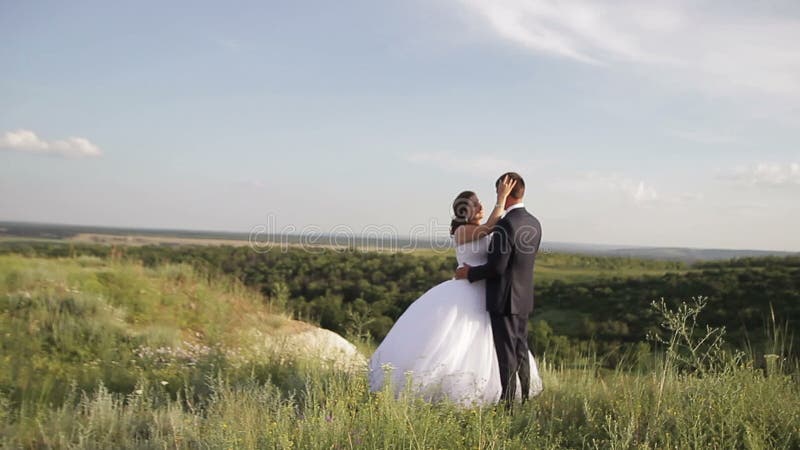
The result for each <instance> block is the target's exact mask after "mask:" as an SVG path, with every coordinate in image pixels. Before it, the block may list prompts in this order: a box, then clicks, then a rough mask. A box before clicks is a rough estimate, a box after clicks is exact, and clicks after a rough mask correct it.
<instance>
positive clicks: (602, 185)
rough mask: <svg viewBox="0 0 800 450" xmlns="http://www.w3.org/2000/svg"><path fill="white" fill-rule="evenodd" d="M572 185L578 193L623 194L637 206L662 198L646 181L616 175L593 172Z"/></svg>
mask: <svg viewBox="0 0 800 450" xmlns="http://www.w3.org/2000/svg"><path fill="white" fill-rule="evenodd" d="M570 184H571V185H572V187H573V188H575V189H577V190H578V191H585V192H592V193H597V192H600V193H604V194H609V193H615V194H621V195H622V196H623V197H624V198H626V199H627V200H628V201H631V202H633V203H635V204H637V205H643V204H646V203H652V202H654V201H657V200H659V198H660V197H659V195H658V192H657V191H656V189H655V188H654V187H653V186H651V185H649V184H647V183H645V182H644V181H641V180H634V179H631V178H627V177H623V176H620V175H616V174H611V175H608V174H600V173H596V172H591V173H587V174H585V175H583V176H582V177H580V178H578V179H576V180H573V181H572V182H571V183H570Z"/></svg>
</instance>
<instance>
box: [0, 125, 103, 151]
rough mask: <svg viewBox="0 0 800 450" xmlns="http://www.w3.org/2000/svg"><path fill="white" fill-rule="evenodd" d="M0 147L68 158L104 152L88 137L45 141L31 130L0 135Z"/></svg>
mask: <svg viewBox="0 0 800 450" xmlns="http://www.w3.org/2000/svg"><path fill="white" fill-rule="evenodd" d="M0 149H6V150H16V151H20V152H27V153H38V154H44V155H57V156H64V157H68V158H82V157H98V156H101V155H102V154H103V151H102V150H101V149H100V147H98V146H96V145H95V144H93V143H91V142H89V140H88V139H86V138H82V137H69V138H66V139H61V140H56V141H45V140H42V139H41V138H39V136H37V135H36V133H34V132H33V131H30V130H16V131H8V132H6V133H5V134H4V135H3V136H2V137H0Z"/></svg>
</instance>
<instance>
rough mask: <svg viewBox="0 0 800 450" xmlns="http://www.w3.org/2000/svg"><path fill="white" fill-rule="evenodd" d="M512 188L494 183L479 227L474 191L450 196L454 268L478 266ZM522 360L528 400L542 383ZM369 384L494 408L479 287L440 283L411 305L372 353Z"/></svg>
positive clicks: (491, 359) (496, 372)
mask: <svg viewBox="0 0 800 450" xmlns="http://www.w3.org/2000/svg"><path fill="white" fill-rule="evenodd" d="M513 187H514V182H513V181H511V180H507V179H504V180H502V182H501V183H500V184H499V185H498V189H497V202H496V203H495V207H494V209H493V210H492V213H491V214H490V215H489V218H488V219H487V220H486V222H485V223H484V224H481V223H480V221H481V219H483V205H481V203H480V201H479V200H478V197H477V196H476V195H475V193H473V192H471V191H464V192H462V193H460V194H459V195H458V196H457V197H456V199H455V201H454V202H453V214H454V216H455V218H454V219H453V222H452V224H451V228H450V234H451V235H452V237H453V240H454V242H455V244H456V258H457V260H458V264H459V266H462V265H464V264H465V263H466V264H469V265H470V266H479V265H482V264H484V263H486V257H487V254H488V246H489V239H490V238H489V235H490V233H491V230H492V228H493V227H494V225H495V224H496V223H497V221H498V220H500V218H501V216H502V214H503V205H504V204H505V201H506V197H508V195H509V193H510V192H511V190H512V188H513ZM529 358H530V360H531V379H530V384H531V386H530V395H531V396H535V395H537V394H538V393H540V392H541V391H542V381H541V378H540V377H539V372H538V369H537V367H536V361H535V360H534V359H533V355H531V354H530V353H529ZM387 377H388V378H387ZM369 382H370V389H371V390H372V391H377V390H380V389H381V388H382V387H383V386H384V384H387V383H388V384H389V385H390V386H391V389H392V390H393V391H394V392H395V395H397V394H399V393H400V392H402V391H403V390H404V389H407V388H408V389H410V390H411V392H414V393H416V394H419V395H421V396H422V397H423V398H425V399H427V400H431V401H437V400H443V399H448V400H450V401H452V402H455V403H459V404H462V405H464V406H470V405H485V404H492V403H497V402H498V401H499V400H500V392H501V387H500V369H499V367H498V362H497V353H496V350H495V346H494V341H493V339H492V325H491V322H490V318H489V313H488V312H487V311H486V285H485V282H484V281H478V282H475V283H470V282H469V281H467V280H448V281H445V282H443V283H441V284H438V285H436V286H434V287H433V288H431V289H430V290H428V291H427V292H425V293H424V294H423V295H422V296H421V297H420V298H418V299H417V300H416V301H414V303H412V304H411V306H409V307H408V309H407V310H406V311H405V312H404V313H403V314H402V315H401V316H400V318H398V319H397V322H396V323H395V324H394V326H393V327H392V329H391V330H389V333H388V334H387V335H386V338H385V339H384V340H383V342H381V344H380V345H379V346H378V348H377V350H375V353H374V354H373V355H372V358H371V359H370V363H369ZM517 383H518V384H519V379H517ZM520 391H521V390H520V389H519V388H518V389H517V390H516V392H517V393H519V392H520Z"/></svg>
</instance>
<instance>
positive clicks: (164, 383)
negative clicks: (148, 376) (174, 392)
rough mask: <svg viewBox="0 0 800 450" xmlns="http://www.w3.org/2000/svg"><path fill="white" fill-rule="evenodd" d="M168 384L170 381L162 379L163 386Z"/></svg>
mask: <svg viewBox="0 0 800 450" xmlns="http://www.w3.org/2000/svg"><path fill="white" fill-rule="evenodd" d="M168 384H169V381H164V380H161V385H162V386H166V385H168Z"/></svg>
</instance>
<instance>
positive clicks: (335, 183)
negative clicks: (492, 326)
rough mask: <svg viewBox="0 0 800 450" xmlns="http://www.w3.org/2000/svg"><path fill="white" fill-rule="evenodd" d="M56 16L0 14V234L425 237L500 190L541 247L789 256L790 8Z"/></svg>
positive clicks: (382, 6)
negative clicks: (114, 229) (458, 207)
mask: <svg viewBox="0 0 800 450" xmlns="http://www.w3.org/2000/svg"><path fill="white" fill-rule="evenodd" d="M75 3H76V4H66V3H64V2H2V3H0V61H2V70H0V220H27V221H41V222H58V223H73V224H96V225H111V226H134V227H155V228H183V229H205V230H230V231H247V230H250V229H252V228H253V227H254V226H257V225H260V224H267V223H269V222H270V221H272V220H274V223H275V227H276V229H277V230H278V231H279V230H280V229H282V228H283V227H286V226H294V227H295V228H296V229H298V230H302V229H303V227H308V226H315V227H318V228H319V229H321V230H323V231H329V230H332V229H334V228H335V227H337V226H347V227H350V229H352V230H353V231H354V232H356V233H357V232H359V231H361V230H363V229H364V228H365V227H368V226H381V227H393V228H394V229H396V230H397V232H398V233H399V234H401V235H402V234H407V233H409V231H410V230H412V229H413V228H414V227H415V226H417V227H418V226H425V227H427V228H428V229H429V232H430V233H436V234H440V233H442V230H444V229H446V225H447V223H448V222H449V218H450V210H449V206H450V203H451V201H452V198H453V197H454V196H455V195H456V194H457V193H458V192H459V191H461V190H463V189H472V190H475V191H477V192H478V194H479V196H480V197H481V198H482V200H483V201H484V203H485V204H486V205H491V204H492V203H493V183H494V180H495V178H496V177H497V176H498V175H499V174H500V173H502V172H504V171H506V170H517V171H519V172H520V173H521V174H522V175H523V176H524V177H525V179H526V181H527V185H528V195H527V196H526V201H525V203H526V205H527V206H528V209H529V210H531V211H532V212H533V213H534V214H535V215H537V216H538V217H539V218H540V220H541V221H542V223H543V228H544V239H545V240H551V241H571V242H587V243H603V244H625V245H665V246H666V245H669V246H672V245H675V246H692V247H719V248H759V249H775V250H794V251H800V234H798V233H797V231H796V230H797V229H800V207H798V202H797V197H798V194H800V135H799V133H798V130H800V106H799V105H800V47H799V46H798V45H797V42H800V4H798V3H797V2H793V1H786V2H784V3H782V2H769V3H768V4H767V3H766V2H759V3H758V4H756V3H755V2H730V1H728V2H704V1H700V2H697V1H693V2H688V1H687V2H684V1H672V2H616V1H615V2H598V1H592V2H582V1H574V2H550V1H523V0H492V1H488V0H487V1H484V0H463V1H460V0H452V1H445V0H432V1H416V0H410V1H404V2H395V1H385V2H367V1H341V2H305V1H297V2H245V3H235V4H222V3H219V2H135V3H134V2H129V3H128V4H127V5H126V4H123V3H122V2H75ZM163 3H168V4H163ZM761 3H764V4H763V5H761Z"/></svg>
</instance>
